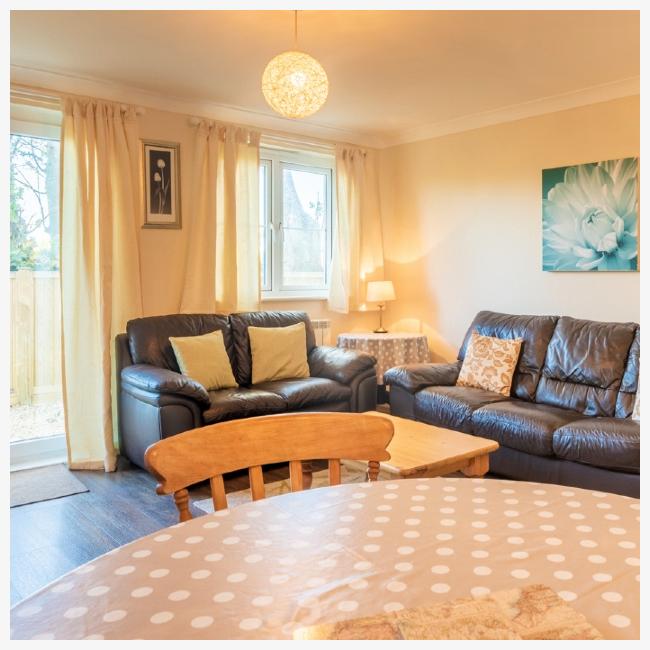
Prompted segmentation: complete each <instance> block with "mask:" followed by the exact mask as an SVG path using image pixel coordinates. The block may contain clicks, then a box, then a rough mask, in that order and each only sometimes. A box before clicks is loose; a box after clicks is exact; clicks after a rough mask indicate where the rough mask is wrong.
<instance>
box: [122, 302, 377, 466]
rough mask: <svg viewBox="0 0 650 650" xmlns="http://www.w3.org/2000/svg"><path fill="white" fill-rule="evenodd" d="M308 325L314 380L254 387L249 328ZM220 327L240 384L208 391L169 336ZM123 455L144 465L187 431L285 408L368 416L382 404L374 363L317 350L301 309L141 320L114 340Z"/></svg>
mask: <svg viewBox="0 0 650 650" xmlns="http://www.w3.org/2000/svg"><path fill="white" fill-rule="evenodd" d="M298 322H304V323H305V327H306V331H307V360H308V363H309V370H310V375H311V376H310V377H309V378H306V379H289V380H282V381H269V382H265V383H263V384H258V385H255V386H253V385H251V372H252V362H251V353H250V344H249V339H248V327H249V325H253V326H255V327H284V326H286V325H293V324H295V323H298ZM216 330H221V331H222V332H223V337H224V342H225V345H226V351H227V353H228V356H229V358H230V363H231V365H232V368H233V374H234V375H235V379H236V380H237V383H238V384H239V386H238V387H237V388H228V389H224V390H219V391H206V390H205V388H204V387H203V386H201V385H200V384H198V383H197V382H195V381H193V380H192V379H190V378H189V377H187V376H185V375H182V374H181V373H180V371H179V367H178V364H177V363H176V357H175V355H174V351H173V350H172V347H171V344H170V343H169V337H170V336H198V335H201V334H207V333H208V332H213V331H216ZM115 344H116V360H117V361H116V363H117V377H118V415H119V432H120V451H121V453H122V455H124V456H126V457H127V458H128V459H129V460H131V462H133V463H135V464H136V465H138V466H140V467H144V452H145V449H146V448H147V447H148V446H149V445H151V444H152V443H154V442H156V441H157V440H160V439H162V438H167V437H168V436H172V435H175V434H177V433H180V432H182V431H187V430H188V429H193V428H195V427H200V426H204V425H206V424H213V423H215V422H222V421H225V420H231V419H235V418H243V417H253V416H257V415H271V414H273V413H284V412H286V411H368V410H374V409H375V408H376V404H377V376H376V372H375V363H376V362H375V359H374V358H373V357H371V356H370V355H367V354H364V353H362V352H355V351H352V350H342V349H340V348H334V347H326V346H317V345H316V340H315V337H314V330H313V328H312V325H311V322H310V320H309V316H307V314H305V313H303V312H264V311H261V312H247V313H237V314H230V315H219V314H174V315H170V316H151V317H147V318H138V319H135V320H132V321H129V322H128V323H127V327H126V334H119V335H118V336H117V337H116V341H115Z"/></svg>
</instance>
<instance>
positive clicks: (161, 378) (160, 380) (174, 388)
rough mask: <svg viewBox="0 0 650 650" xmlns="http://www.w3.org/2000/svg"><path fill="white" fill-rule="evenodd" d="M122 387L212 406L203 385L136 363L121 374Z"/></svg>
mask: <svg viewBox="0 0 650 650" xmlns="http://www.w3.org/2000/svg"><path fill="white" fill-rule="evenodd" d="M121 380H122V386H125V387H126V386H130V387H133V388H137V389H139V390H142V391H146V392H148V393H158V394H160V393H164V394H173V395H182V396H183V397H189V398H190V399H193V400H194V401H196V402H198V403H199V404H201V405H202V406H209V405H210V396H209V395H208V392H207V391H206V390H205V388H204V387H203V386H201V384H199V383H198V382H196V381H194V380H193V379H190V378H189V377H187V376H186V375H181V374H180V373H179V372H174V371H173V370H167V369H166V368H158V367H157V366H150V365H148V364H146V363H136V364H134V365H132V366H127V367H126V368H124V369H123V370H122V373H121Z"/></svg>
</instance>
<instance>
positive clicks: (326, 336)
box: [311, 318, 332, 345]
mask: <svg viewBox="0 0 650 650" xmlns="http://www.w3.org/2000/svg"><path fill="white" fill-rule="evenodd" d="M311 324H312V325H313V327H314V334H315V335H316V345H332V322H331V321H330V320H328V319H327V318H316V319H314V320H312V322H311Z"/></svg>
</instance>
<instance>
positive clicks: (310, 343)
mask: <svg viewBox="0 0 650 650" xmlns="http://www.w3.org/2000/svg"><path fill="white" fill-rule="evenodd" d="M296 323H304V324H305V334H306V339H307V354H309V353H310V352H311V350H312V349H313V348H315V347H316V337H315V335H314V328H313V327H312V324H311V321H310V320H309V316H308V315H307V314H306V313H305V312H302V311H249V312H240V313H238V314H231V315H230V324H231V326H232V335H233V343H234V354H235V364H234V368H235V379H236V380H237V383H238V384H239V385H240V386H250V384H251V383H252V381H253V379H252V373H253V366H252V361H251V346H250V341H249V338H248V328H249V326H251V325H252V326H254V327H286V326H287V325H295V324H296Z"/></svg>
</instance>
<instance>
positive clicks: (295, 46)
mask: <svg viewBox="0 0 650 650" xmlns="http://www.w3.org/2000/svg"><path fill="white" fill-rule="evenodd" d="M293 49H294V50H297V49H298V10H297V9H296V10H295V11H294V12H293Z"/></svg>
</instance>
